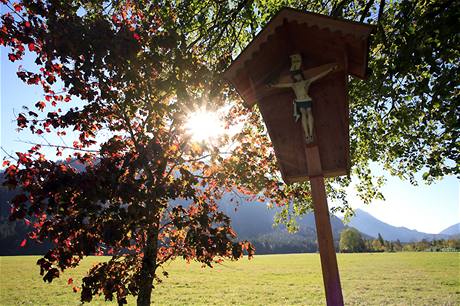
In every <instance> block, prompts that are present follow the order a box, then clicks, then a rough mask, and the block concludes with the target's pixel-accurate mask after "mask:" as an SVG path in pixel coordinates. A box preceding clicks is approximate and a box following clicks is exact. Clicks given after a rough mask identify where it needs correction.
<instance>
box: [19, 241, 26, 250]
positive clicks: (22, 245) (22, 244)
mask: <svg viewBox="0 0 460 306" xmlns="http://www.w3.org/2000/svg"><path fill="white" fill-rule="evenodd" d="M26 243H27V239H24V240H22V242H21V244H20V245H19V246H20V247H21V248H23V247H24V246H25V245H26Z"/></svg>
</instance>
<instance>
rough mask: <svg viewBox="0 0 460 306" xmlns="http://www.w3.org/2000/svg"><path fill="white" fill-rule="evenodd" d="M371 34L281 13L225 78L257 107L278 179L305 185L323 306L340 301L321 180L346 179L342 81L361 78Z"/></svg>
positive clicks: (364, 28) (358, 26)
mask: <svg viewBox="0 0 460 306" xmlns="http://www.w3.org/2000/svg"><path fill="white" fill-rule="evenodd" d="M372 30H373V26H371V25H367V24H363V23H357V22H352V21H346V20H340V19H336V18H331V17H329V16H325V15H320V14H315V13H310V12H301V11H298V10H294V9H290V8H284V9H282V10H281V11H280V12H278V14H276V15H275V16H274V17H273V18H272V20H271V21H270V22H269V23H268V24H267V25H266V27H265V28H264V29H262V31H261V32H260V33H259V34H258V35H257V36H256V38H255V39H254V40H253V41H252V42H251V43H250V44H249V46H248V47H247V48H246V49H245V50H243V52H241V54H240V55H239V56H238V57H237V58H236V59H235V61H234V62H233V63H232V64H231V65H230V67H229V68H228V69H227V71H226V72H225V73H224V77H225V78H226V79H227V80H228V81H229V82H230V83H231V84H232V85H233V86H234V87H235V88H236V90H237V91H238V93H239V94H240V96H241V97H242V98H243V100H244V101H245V103H246V105H247V106H248V107H252V106H254V105H255V104H257V105H258V107H259V109H260V112H261V114H262V117H263V119H264V121H265V124H266V126H267V130H268V133H269V135H270V139H271V141H272V144H273V147H274V150H275V155H276V158H277V162H278V165H279V169H280V171H281V174H282V177H283V180H284V181H285V182H286V183H287V184H291V183H294V182H302V181H306V180H310V183H311V193H312V198H313V206H314V212H315V221H316V229H317V235H318V245H319V250H320V256H321V266H322V270H323V280H324V287H325V292H326V299H327V305H343V297H342V290H341V286H340V278H339V272H338V267H337V259H336V255H335V248H334V243H333V239H332V230H331V224H330V219H329V209H328V205H327V197H326V191H325V187H324V177H333V176H339V175H346V174H349V170H350V155H349V129H348V125H349V109H348V100H347V97H348V95H347V82H348V75H352V76H355V77H358V78H361V79H365V78H366V73H367V59H368V58H367V57H368V50H369V36H370V34H371V32H372ZM299 59H300V62H299V61H298V60H299ZM302 82H303V83H302ZM294 83H295V85H293V84H294ZM299 111H300V112H299ZM294 112H297V113H296V114H297V115H296V117H295V116H294V115H293V113H294ZM299 118H301V120H300V119H299ZM304 123H305V124H304ZM306 123H308V124H306ZM309 126H313V131H311V128H308V127H309Z"/></svg>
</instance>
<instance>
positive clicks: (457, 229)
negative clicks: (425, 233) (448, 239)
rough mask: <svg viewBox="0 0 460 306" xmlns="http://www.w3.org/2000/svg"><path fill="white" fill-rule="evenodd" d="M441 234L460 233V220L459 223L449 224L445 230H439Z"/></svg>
mask: <svg viewBox="0 0 460 306" xmlns="http://www.w3.org/2000/svg"><path fill="white" fill-rule="evenodd" d="M439 234H442V235H451V236H453V235H460V222H459V223H457V224H454V225H452V226H449V227H448V228H446V229H445V230H443V231H441V232H439Z"/></svg>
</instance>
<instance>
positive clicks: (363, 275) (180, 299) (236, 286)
mask: <svg viewBox="0 0 460 306" xmlns="http://www.w3.org/2000/svg"><path fill="white" fill-rule="evenodd" d="M37 258H38V257H36V256H17V257H0V269H1V271H0V305H79V304H80V302H79V293H77V294H76V293H73V292H72V288H71V286H69V285H67V279H68V278H70V277H71V278H73V280H74V283H75V284H77V285H78V284H79V280H80V279H81V277H82V276H84V275H85V273H86V271H87V270H88V269H89V268H90V267H91V265H92V264H93V263H95V262H98V261H100V260H104V258H101V257H90V258H87V259H86V260H85V261H83V263H82V264H81V266H80V267H79V268H78V269H75V270H68V271H65V273H64V274H63V275H61V278H60V279H58V280H57V281H54V282H53V283H51V284H48V283H44V282H43V281H42V279H41V277H40V275H39V270H38V266H36V265H35V262H36V260H37ZM338 261H339V269H340V276H341V280H342V288H343V293H344V299H345V304H346V305H460V254H459V253H378V254H339V255H338ZM165 269H166V270H167V271H168V272H169V275H170V276H169V277H168V278H165V279H164V281H163V282H162V283H161V284H157V285H156V288H155V291H154V294H153V300H154V303H155V305H324V292H323V283H322V276H321V268H320V260H319V255H318V254H291V255H259V256H256V257H255V258H254V259H252V260H247V259H246V258H245V259H243V260H240V261H238V262H224V263H223V264H220V265H216V266H215V267H214V268H213V269H210V268H201V266H200V264H197V263H191V264H186V263H185V262H183V261H181V260H176V261H174V262H172V263H170V264H169V265H168V266H166V267H165ZM128 301H129V304H135V300H134V299H133V298H131V299H129V300H128ZM115 304H116V303H113V302H112V303H105V302H104V300H103V298H102V297H100V298H99V299H96V300H95V301H93V302H92V303H90V305H115Z"/></svg>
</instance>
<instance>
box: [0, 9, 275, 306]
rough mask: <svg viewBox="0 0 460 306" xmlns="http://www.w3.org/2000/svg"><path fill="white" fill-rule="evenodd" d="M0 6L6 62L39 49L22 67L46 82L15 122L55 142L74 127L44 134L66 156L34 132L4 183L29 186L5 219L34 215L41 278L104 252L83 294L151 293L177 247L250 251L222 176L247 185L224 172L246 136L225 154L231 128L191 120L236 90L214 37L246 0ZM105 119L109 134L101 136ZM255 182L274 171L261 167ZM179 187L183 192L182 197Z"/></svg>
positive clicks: (144, 298)
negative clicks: (205, 131) (196, 129)
mask: <svg viewBox="0 0 460 306" xmlns="http://www.w3.org/2000/svg"><path fill="white" fill-rule="evenodd" d="M2 5H4V8H5V9H6V11H7V13H5V14H4V15H2V18H1V19H2V31H1V33H0V43H1V44H2V45H4V46H8V47H10V48H11V49H10V53H9V55H8V57H9V59H10V60H11V61H17V60H21V59H22V58H23V56H24V54H25V53H26V52H29V53H30V54H32V56H35V63H36V65H37V66H38V68H37V71H33V70H32V71H28V70H25V69H24V68H20V70H19V71H18V72H17V75H18V77H19V78H21V79H22V80H23V81H24V82H26V83H27V84H30V85H39V86H41V87H42V89H43V92H44V96H43V99H42V100H40V101H37V103H36V104H35V107H36V109H34V110H33V109H25V110H24V111H23V112H21V113H20V114H18V117H17V124H18V128H19V129H26V128H28V129H30V131H31V132H32V133H34V134H37V135H47V138H49V139H51V141H52V139H53V138H52V135H53V136H54V139H56V138H58V137H60V136H62V135H64V134H65V133H70V132H71V131H72V130H73V131H76V132H75V133H76V137H75V138H76V139H74V141H73V145H72V146H67V145H65V144H59V143H50V144H49V145H50V146H54V147H56V155H57V156H63V157H64V158H65V157H66V159H67V162H61V161H53V160H52V159H49V156H45V155H44V154H43V153H41V150H42V146H41V145H39V144H36V145H33V146H32V147H31V149H30V150H29V151H27V152H18V153H17V158H14V157H13V156H11V157H10V159H9V160H5V161H4V166H7V169H6V180H5V183H4V184H5V185H6V186H8V187H10V188H16V187H20V188H21V192H20V193H19V194H18V195H16V196H15V197H14V198H13V199H12V200H11V203H12V210H11V217H10V219H11V220H20V219H26V218H28V219H26V220H29V219H30V221H31V222H32V224H33V226H32V228H31V233H30V235H29V237H30V238H31V239H36V240H39V241H44V240H50V241H52V242H53V243H54V248H52V249H51V250H50V251H49V252H48V253H47V254H46V255H45V256H44V257H43V258H41V259H39V260H38V262H37V264H38V265H39V266H40V269H41V271H40V273H41V274H42V275H44V277H43V279H44V281H48V282H51V281H53V279H54V278H56V277H59V275H60V273H61V271H64V270H65V269H67V268H70V267H75V266H77V265H78V263H79V262H80V260H81V259H82V258H83V257H84V256H88V255H91V254H103V253H104V254H110V255H112V258H111V260H109V261H108V262H104V263H100V264H98V265H96V266H95V267H93V268H91V269H90V271H89V274H88V276H86V277H84V278H83V280H82V285H81V301H82V302H89V301H91V299H92V296H94V295H96V294H99V293H103V294H104V296H105V298H106V299H107V300H112V299H113V298H114V296H116V299H117V301H118V304H125V303H126V296H127V295H129V294H131V295H137V296H138V297H137V302H138V305H150V299H151V292H152V289H153V284H154V280H159V279H160V275H161V273H160V272H161V267H162V265H163V264H164V263H165V262H167V261H169V260H172V259H174V258H176V257H182V258H184V259H185V260H187V261H190V260H197V261H199V262H201V263H203V264H205V265H208V266H212V264H213V263H214V262H220V261H221V259H222V258H229V259H239V258H240V257H242V255H243V252H247V254H248V255H249V257H251V256H252V254H253V247H252V245H251V244H250V243H249V242H247V241H243V242H237V241H235V238H236V234H235V233H234V231H233V230H232V228H231V227H230V220H229V218H228V217H227V216H226V215H224V214H223V213H222V212H220V211H219V210H218V206H217V201H218V200H219V199H220V197H221V196H222V190H221V189H220V188H218V187H221V188H227V189H228V190H230V189H233V188H236V187H241V183H240V184H237V183H238V182H240V181H241V178H243V179H244V177H243V176H239V177H238V180H236V179H234V178H232V177H231V176H229V175H228V173H230V172H231V173H233V172H234V169H232V168H231V167H235V165H236V164H237V163H236V162H234V161H233V160H237V159H238V158H239V157H238V156H239V155H238V154H240V153H241V149H240V151H239V152H238V151H237V153H235V154H231V155H229V156H228V157H225V158H224V157H222V155H221V154H220V151H219V150H220V148H221V147H222V146H223V145H225V144H226V142H228V141H229V140H231V139H229V137H223V138H222V139H216V140H215V142H213V143H210V144H200V143H196V142H194V141H192V140H191V139H190V136H189V135H187V133H186V130H185V127H184V121H185V120H186V119H187V115H188V113H189V112H191V111H193V110H194V109H198V108H199V107H201V106H202V105H203V103H206V107H207V108H208V109H214V108H217V107H219V106H222V105H223V104H224V102H226V101H227V100H228V98H229V97H233V96H234V95H232V94H231V93H229V92H228V90H224V89H223V85H222V81H221V80H220V79H219V78H218V77H217V76H216V73H218V72H220V71H222V69H223V68H224V67H225V65H226V64H227V63H228V61H229V59H230V58H229V55H228V54H225V53H223V54H219V55H221V56H223V57H222V58H219V57H217V56H216V55H215V53H214V51H213V49H212V45H213V44H216V43H217V42H220V41H221V37H220V36H221V35H222V32H221V31H224V30H225V29H226V27H227V26H228V24H226V23H229V22H230V21H233V19H235V18H237V17H238V16H239V15H240V14H242V12H244V11H243V9H244V3H242V4H240V5H238V6H235V7H233V6H232V5H230V4H225V5H217V4H216V5H214V6H208V5H207V4H205V3H201V2H199V1H195V2H194V3H192V2H190V3H181V2H180V3H170V4H169V5H167V4H164V3H156V2H152V3H145V2H140V3H137V2H131V1H121V2H119V1H113V2H110V1H109V2H102V1H88V2H84V3H82V2H79V1H75V2H60V1H50V2H45V1H22V2H20V3H12V4H11V3H9V2H8V1H2ZM213 9H215V11H214V13H212V10H213ZM221 14H223V15H221ZM222 16H228V17H225V18H224V17H222ZM217 17H219V18H217ZM205 25H206V26H209V27H208V28H206V27H205ZM208 39H212V41H207V40H208ZM206 42H208V44H206ZM208 47H209V48H210V49H209V50H208ZM228 48H230V46H228ZM32 69H33V68H32ZM59 87H63V88H59ZM67 103H69V104H71V105H72V106H66V105H67ZM233 113H234V114H235V115H234V116H233V117H236V115H237V112H236V110H235V111H233ZM230 118H232V117H230ZM69 131H70V132H69ZM104 131H106V132H108V133H109V136H108V137H107V138H103V137H101V136H100V135H101V134H102V133H104ZM240 142H241V143H242V144H244V139H240ZM256 145H257V144H251V146H250V147H249V148H248V149H250V148H251V147H254V146H256ZM248 151H249V150H245V153H246V152H248ZM69 152H70V153H69ZM66 154H68V155H67V156H66ZM76 164H79V166H78V167H77V166H76ZM250 165H251V166H253V165H254V162H253V163H250ZM78 168H82V169H81V170H79V169H78ZM237 170H238V169H237ZM239 171H246V169H245V168H241V169H239ZM252 172H254V170H252V171H247V177H251V176H252ZM257 179H259V180H261V181H260V182H257V181H256V180H257ZM237 181H238V182H237ZM250 181H251V182H253V184H254V182H256V183H258V184H262V183H263V185H264V186H266V185H267V184H266V182H267V181H268V182H269V180H268V179H265V180H264V179H263V176H262V175H254V176H253V178H251V180H250ZM246 185H247V186H248V187H250V186H251V184H246ZM275 188H276V189H277V185H274V187H273V188H272V189H273V190H275ZM240 191H241V192H243V191H244V189H243V188H240ZM178 199H179V200H180V199H185V200H188V201H189V203H188V204H187V205H178V204H174V203H173V200H178ZM28 222H29V221H28ZM164 275H165V276H166V275H167V274H166V272H164ZM79 289H80V288H77V287H75V288H74V290H75V291H78V290H79Z"/></svg>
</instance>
